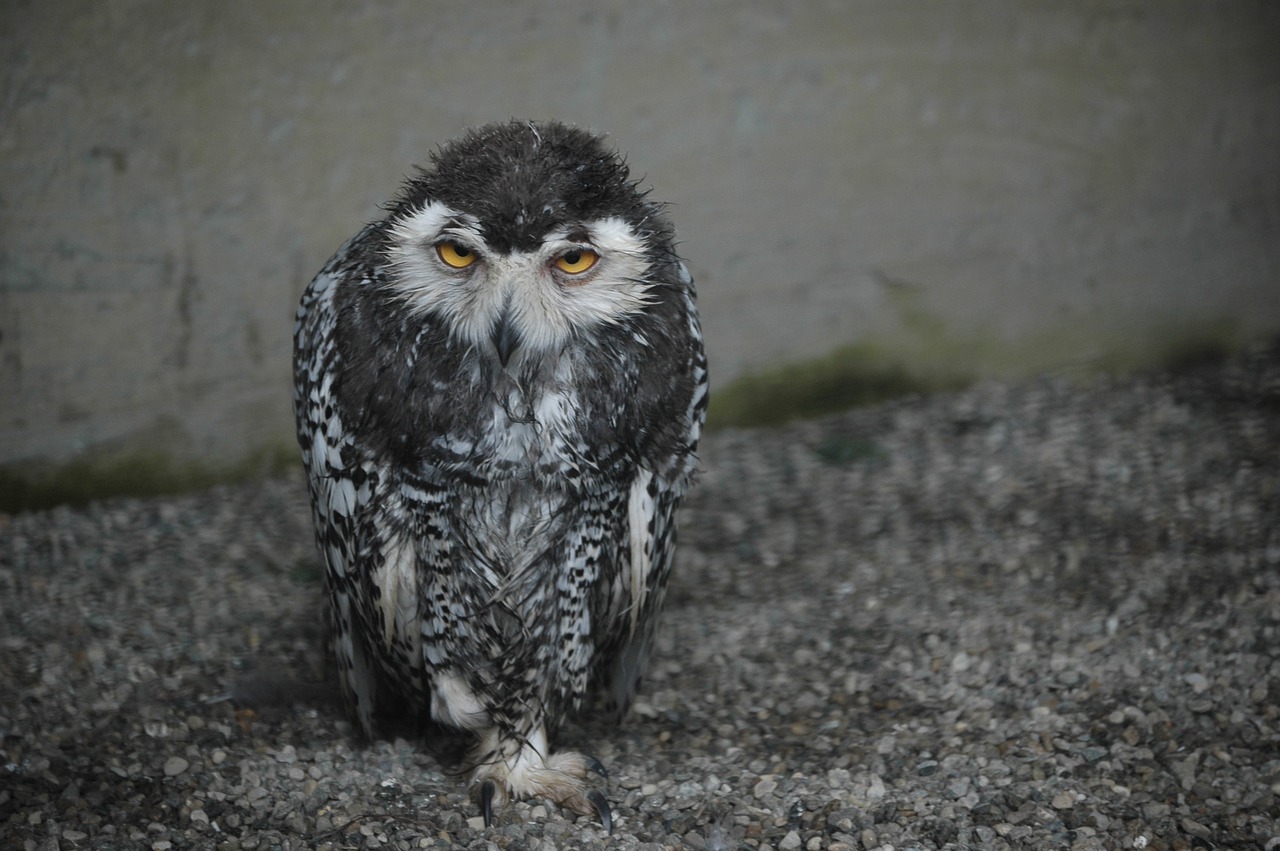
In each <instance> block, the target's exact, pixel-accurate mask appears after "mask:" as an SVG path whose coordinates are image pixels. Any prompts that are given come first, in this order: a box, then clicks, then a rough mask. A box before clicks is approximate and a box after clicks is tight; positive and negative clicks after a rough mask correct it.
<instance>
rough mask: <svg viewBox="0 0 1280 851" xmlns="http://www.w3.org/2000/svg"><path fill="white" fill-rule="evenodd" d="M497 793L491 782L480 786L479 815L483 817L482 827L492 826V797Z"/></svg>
mask: <svg viewBox="0 0 1280 851" xmlns="http://www.w3.org/2000/svg"><path fill="white" fill-rule="evenodd" d="M497 791H498V787H497V786H495V785H494V783H493V781H492V780H486V781H484V782H483V783H481V784H480V815H482V816H483V817H484V826H485V827H492V826H493V795H494V793H495V792H497Z"/></svg>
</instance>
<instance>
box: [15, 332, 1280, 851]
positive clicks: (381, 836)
mask: <svg viewBox="0 0 1280 851" xmlns="http://www.w3.org/2000/svg"><path fill="white" fill-rule="evenodd" d="M704 462H705V463H704V467H705V473H704V475H703V479H702V484H701V487H700V489H699V490H698V491H697V492H696V495H695V496H694V497H693V498H692V499H691V500H690V503H689V505H688V507H687V510H686V512H685V516H684V526H683V549H682V554H681V563H680V565H679V567H678V576H677V578H676V579H675V581H674V586H673V589H672V594H671V596H670V602H669V607H668V610H667V613H666V617H665V621H664V625H663V629H662V637H661V643H660V648H659V652H658V653H657V655H656V659H655V662H654V664H653V667H652V671H651V675H650V677H649V679H648V683H647V685H646V686H645V688H644V692H643V696H642V699H641V700H640V701H639V704H638V706H637V707H636V711H635V712H633V713H632V715H631V716H630V717H629V718H628V719H627V721H626V722H625V723H624V724H623V725H621V726H618V727H612V726H608V725H605V724H603V723H601V722H598V721H592V720H590V719H587V720H585V721H584V722H583V723H581V724H578V725H574V726H572V727H571V729H570V730H569V731H568V733H567V736H566V744H571V745H577V746H585V747H587V748H588V749H590V750H591V751H592V752H594V753H595V754H596V755H597V756H599V757H600V759H601V760H602V761H604V762H605V763H606V764H607V765H608V766H609V768H610V770H611V777H612V779H611V781H610V783H609V787H608V795H609V798H610V800H611V801H612V802H613V807H614V813H615V820H616V824H615V828H616V829H615V832H614V835H613V837H611V838H609V837H606V836H605V835H604V833H603V831H602V829H601V828H600V826H599V825H598V824H596V823H594V822H593V821H592V820H590V819H585V818H582V819H579V818H567V817H566V816H565V815H563V814H562V813H560V812H558V811H557V810H556V809H554V808H553V807H548V806H546V805H544V804H542V803H540V802H537V801H532V802H527V803H521V804H517V805H514V806H511V807H508V808H505V809H503V810H502V811H501V812H500V813H499V814H498V818H497V824H495V826H494V827H493V828H491V829H488V830H486V829H484V828H483V827H482V826H481V824H480V819H479V818H478V816H477V812H476V809H475V807H474V805H473V804H472V803H471V802H470V801H469V800H468V799H467V798H466V796H465V793H464V790H463V788H462V787H461V786H460V784H459V783H458V781H457V778H456V777H454V776H453V775H451V774H450V773H449V771H448V769H447V768H443V767H442V766H441V764H440V763H439V762H437V761H436V759H435V758H433V757H432V756H430V755H429V754H428V752H427V750H425V749H424V748H423V747H422V744H421V743H420V742H419V741H417V740H416V739H415V738H414V737H413V736H411V735H407V736H405V737H399V738H397V737H389V738H388V739H386V740H381V741H376V742H373V743H370V744H362V743H360V742H359V741H357V740H356V739H354V738H353V736H352V733H351V728H350V726H349V725H348V724H347V723H346V721H345V720H344V719H343V718H342V715H341V712H340V710H339V708H338V706H337V704H336V703H335V701H334V697H333V696H334V689H333V687H332V686H331V685H330V684H329V683H328V680H327V674H328V672H327V670H326V661H325V657H324V654H323V651H322V649H321V648H322V646H323V642H322V628H323V627H322V624H323V622H324V621H323V615H322V600H321V584H320V566H319V560H318V557H317V555H316V553H315V550H314V547H313V544H312V538H311V529H310V519H309V515H308V512H307V509H306V506H305V502H304V500H305V497H304V491H303V485H302V480H301V477H300V476H299V477H297V478H290V479H287V480H281V481H272V482H267V483H264V484H258V485H254V486H246V487H240V488H223V489H216V490H212V491H209V492H205V493H201V494H197V495H192V496H184V497H181V498H174V499H164V500H121V501H112V502H106V503H102V504H97V505H93V506H91V507H89V508H86V509H83V510H79V509H76V510H73V509H66V508H63V509H58V510H54V511H49V512H45V513H38V514H23V515H19V516H11V517H0V611H2V612H3V621H2V622H0V845H3V847H5V848H8V847H14V848H33V849H35V848H38V849H51V848H63V849H66V848H91V847H92V848H148V847H150V848H160V849H163V848H214V847H216V848H264V849H265V848H311V847H320V848H326V847H332V848H364V847H369V848H380V847H392V848H421V847H433V846H444V845H449V844H457V845H459V846H462V847H468V848H483V849H494V848H497V849H507V848H510V849H526V848H527V849H548V850H549V849H555V848H574V847H595V846H604V845H609V846H612V847H617V848H658V847H669V848H670V847H675V848H682V847H688V848H692V849H695V851H722V849H735V848H749V849H765V848H775V849H786V851H791V849H801V848H803V849H819V848H830V849H872V848H896V849H904V848H968V847H974V848H1073V849H1091V848H1162V849H1163V848H1175V849H1176V848H1228V847H1229V848H1263V849H1273V848H1277V847H1280V678H1278V675H1280V644H1278V641H1277V639H1278V638H1280V636H1278V632H1280V569H1278V568H1280V344H1275V345H1270V346H1265V347H1260V348H1255V349H1253V350H1251V351H1249V352H1247V353H1245V354H1243V355H1241V356H1239V357H1236V358H1233V359H1230V360H1228V361H1224V362H1221V363H1217V364H1210V365H1201V366H1199V367H1196V368H1194V369H1190V370H1188V371H1185V372H1181V373H1178V374H1176V375H1157V376H1139V377H1129V378H1125V379H1115V380H1105V381H1095V382H1092V383H1090V384H1088V385H1082V384H1080V383H1078V382H1072V381H1068V380H1065V379H1061V378H1051V379H1044V380H1040V381H1034V382H1027V383H1017V384H987V385H982V386H979V387H975V388H973V389H971V390H968V391H966V392H962V393H957V394H952V395H944V396H936V397H930V398H916V399H907V400H902V401H898V402H894V403H891V404H886V405H883V406H879V407H875V408H866V409H861V410H857V411H854V412H850V413H847V414H843V415H840V416H836V417H833V418H828V419H825V420H822V421H817V422H810V423H803V424H797V425H793V426H790V427H787V428H783V429H778V430H771V431H740V432H720V433H717V434H714V435H712V436H711V437H710V438H709V439H708V440H707V441H706V446H705V451H704Z"/></svg>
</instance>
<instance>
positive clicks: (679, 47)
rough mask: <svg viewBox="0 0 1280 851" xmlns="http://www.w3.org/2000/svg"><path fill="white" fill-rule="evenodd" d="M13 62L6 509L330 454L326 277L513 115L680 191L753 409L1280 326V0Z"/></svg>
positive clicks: (345, 33) (45, 49)
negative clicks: (296, 377) (316, 320)
mask: <svg viewBox="0 0 1280 851" xmlns="http://www.w3.org/2000/svg"><path fill="white" fill-rule="evenodd" d="M0 61H2V63H3V64H2V66H0V69H2V70H0V73H2V77H3V98H2V99H0V167H2V169H3V172H2V177H0V490H2V491H3V494H4V498H3V505H0V508H7V509H8V510H13V509H15V508H21V507H24V506H30V505H36V504H47V503H48V502H51V501H58V500H80V499H84V498H88V497H91V496H97V495H103V494H108V493H115V492H134V493H143V492H153V491H158V490H159V491H162V490H166V489H171V488H178V487H189V486H193V485H199V484H204V483H208V482H212V481H217V480H222V479H229V478H236V477H241V476H247V475H256V474H260V473H262V472H265V471H271V470H276V469H279V468H280V467H281V465H286V466H287V465H295V464H297V463H298V462H297V453H296V448H295V446H294V443H293V437H292V414H291V410H290V335H291V331H292V324H293V311H294V305H295V304H296V302H297V299H298V296H299V295H300V293H301V291H302V289H303V287H304V286H305V285H306V283H307V282H308V280H309V279H310V278H311V276H312V275H313V274H314V273H315V272H316V271H317V270H318V269H319V268H320V266H321V265H322V264H323V263H324V262H325V260H326V259H327V258H328V257H329V255H330V254H332V252H333V251H334V250H335V249H336V248H337V247H338V245H339V244H340V243H341V242H342V241H343V240H344V239H346V238H347V237H348V236H350V235H351V234H353V233H354V232H355V231H356V230H357V229H358V228H359V227H360V226H361V225H362V224H363V223H364V222H366V221H368V220H371V219H373V218H376V217H378V216H379V205H380V204H381V203H383V202H384V201H386V200H387V199H388V198H390V197H391V196H392V195H393V194H394V193H395V191H396V188H397V186H398V184H399V183H400V181H401V180H402V179H403V178H404V177H405V176H406V175H407V174H410V173H411V172H412V168H413V165H414V164H415V163H425V162H426V160H427V156H428V154H429V152H430V151H431V150H432V149H433V148H434V147H435V146H437V145H438V144H439V143H441V142H443V141H445V140H446V139H448V138H450V137H452V136H455V135H457V134H458V133H459V132H461V131H462V130H463V129H464V128H466V127H468V126H472V125H477V124H481V123H485V122H488V121H493V120H503V119H507V118H511V117H517V118H538V119H544V118H559V119H562V120H565V121H569V122H573V123H577V124H580V125H583V126H586V127H589V128H591V129H593V130H597V131H601V132H605V133H608V134H609V136H610V138H611V139H612V142H613V144H614V145H616V146H617V147H618V148H619V149H620V150H621V151H624V152H625V153H626V154H627V156H628V159H629V161H630V162H631V164H632V166H633V169H634V172H635V174H636V175H637V176H642V177H643V178H644V179H645V182H646V183H648V184H649V185H651V186H652V187H653V193H654V197H655V198H658V199H662V200H666V201H669V202H670V203H671V205H672V209H671V212H672V216H673V218H674V220H675V222H676V224H677V227H678V229H679V231H680V234H681V238H682V240H683V251H684V254H685V255H686V256H687V258H688V260H689V262H690V266H691V268H692V270H693V273H694V275H695V277H696V279H697V282H698V287H699V295H700V303H701V310H702V313H703V318H704V325H705V330H706V335H707V343H708V347H709V350H710V356H711V366H712V370H713V372H712V379H713V390H714V392H713V397H712V399H713V401H712V412H713V413H712V415H713V418H718V420H719V422H720V423H721V424H733V423H746V422H753V421H769V420H777V419H781V418H785V417H786V416H789V415H790V414H792V413H794V412H797V411H800V412H803V411H804V410H808V409H810V408H811V409H812V410H821V409H823V408H824V406H825V407H829V406H831V405H835V404H841V403H843V402H844V401H848V400H849V399H850V398H853V397H854V396H856V395H857V393H856V392H855V391H856V390H857V388H859V387H862V386H864V385H874V386H875V387H877V388H878V391H877V392H885V393H892V392H900V391H903V390H919V389H929V388H934V387H944V386H953V385H956V384H960V383H964V382H967V381H972V380H975V379H980V378H983V377H998V378H1004V377H1016V376H1022V375H1030V374H1035V373H1040V372H1045V371H1055V372H1057V371H1069V372H1073V373H1080V374H1082V375H1087V374H1091V373H1093V372H1095V371H1098V370H1129V369H1147V368H1160V367H1165V366H1168V365H1170V364H1174V363H1177V362H1179V361H1181V360H1185V359H1187V358H1190V357H1196V356H1200V355H1204V354H1207V353H1212V352H1220V351H1226V350H1230V349H1232V348H1234V347H1236V346H1239V345H1240V344H1241V343H1243V342H1245V341H1247V340H1249V339H1251V338H1255V337H1258V336H1261V335H1268V334H1274V333H1276V332H1278V331H1280V4H1277V3H1274V2H1264V0H1256V2H1250V1H1249V0H1239V1H1238V2H1230V3H1227V2H1191V0H1150V1H1149V2H1123V1H1122V0H1113V2H1081V3H1047V2H974V3H954V2H950V0H920V1H919V2H913V3H901V2H896V0H870V1H869V2H818V0H808V1H806V2H784V0H772V2H768V1H767V0H752V1H751V2H699V3H688V2H649V3H622V2H615V1H614V0H594V1H593V2H564V1H563V0H561V2H538V3H516V2H511V3H477V2H470V1H469V0H468V2H419V0H399V2H377V3H374V2H368V3H353V2H314V0H312V1H311V2H271V3H258V2H238V1H237V2H226V0H191V2H184V3H170V2H143V1H141V0H92V2H70V1H69V0H55V1H54V2H39V0H37V1H36V2H18V1H17V0H6V2H4V3H3V4H0ZM788 394H790V395H788ZM815 399H816V401H815ZM805 406H809V408H806V407H805Z"/></svg>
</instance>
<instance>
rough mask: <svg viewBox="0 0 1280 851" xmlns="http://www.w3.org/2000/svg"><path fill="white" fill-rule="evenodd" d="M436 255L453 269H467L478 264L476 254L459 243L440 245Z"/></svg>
mask: <svg viewBox="0 0 1280 851" xmlns="http://www.w3.org/2000/svg"><path fill="white" fill-rule="evenodd" d="M436 254H437V255H439V256H440V259H441V260H442V261H443V262H444V264H445V265H446V266H448V267H449V268H451V269H465V268H467V267H468V266H470V265H471V264H472V263H474V262H476V253H475V252H474V251H472V250H471V249H470V248H467V247H466V246H465V245H462V244H461V243H457V242H441V243H438V244H437V245H436Z"/></svg>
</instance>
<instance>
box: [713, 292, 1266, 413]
mask: <svg viewBox="0 0 1280 851" xmlns="http://www.w3.org/2000/svg"><path fill="white" fill-rule="evenodd" d="M917 320H919V321H924V320H923V319H921V318H920V317H917ZM1246 341H1247V339H1246V337H1245V336H1244V335H1243V334H1242V333H1241V331H1240V329H1239V327H1238V325H1237V324H1236V323H1234V322H1231V321H1227V320H1223V321H1219V322H1211V321H1203V322H1200V323H1198V324H1196V325H1194V326H1188V325H1178V324H1173V323H1169V324H1166V325H1164V326H1161V327H1156V328H1147V329H1144V332H1143V333H1141V334H1127V335H1122V334H1119V333H1113V334H1111V335H1109V336H1104V335H1103V334H1101V333H1099V332H1098V331H1096V330H1091V329H1088V328H1073V327H1060V328H1053V329H1049V330H1046V331H1044V332H1042V333H1041V334H1039V335H1038V336H1036V337H1033V338H1027V339H1022V340H1017V341H1012V342H1002V341H1000V339H999V338H998V337H997V336H996V335H976V336H974V337H972V338H957V337H951V336H948V335H947V334H945V333H943V332H941V331H940V330H938V329H936V328H932V326H930V333H928V334H916V335H903V336H901V337H900V338H897V339H895V340H893V341H888V340H883V341H876V340H870V341H868V342H864V343H860V344H857V345H850V346H842V347H840V348H838V349H835V350H834V351H831V352H829V353H827V354H825V355H821V356H819V357H817V358H814V359H812V360H808V361H800V362H796V363H791V364H786V365H784V366H779V367H775V368H772V369H768V370H764V371H761V372H758V373H754V374H749V375H746V376H743V377H742V378H739V379H736V380H734V381H732V382H730V383H729V384H727V385H726V386H725V387H723V388H721V389H717V390H716V391H715V392H713V393H712V396H711V404H710V407H709V409H708V412H707V414H708V416H707V427H708V428H709V429H717V428H728V427H739V428H751V427H757V426H777V425H782V424H784V423H787V422H791V421H793V420H803V419H811V418H814V417H818V416H822V415H824V414H831V413H836V412H838V411H842V410H846V409H848V408H854V407H858V406H860V405H871V404H876V403H878V402H884V401H887V400H890V399H894V398H897V397H900V396H907V395H911V394H920V393H936V392H942V391H949V390H959V389H961V388H963V387H966V386H968V385H969V384H972V383H973V382H974V381H976V380H978V379H979V378H996V379H1003V380H1010V379H1017V378H1019V377H1027V376H1030V375H1037V374H1046V373H1057V374H1065V375H1070V376H1074V377H1077V378H1080V379H1087V378H1088V377H1089V376H1092V375H1103V374H1112V375H1115V374H1123V373H1129V372H1141V371H1157V370H1158V371H1164V372H1170V371H1179V370H1182V369H1185V368H1187V367H1189V366H1193V365H1195V364H1197V363H1200V362H1203V361H1206V360H1211V359H1215V358H1219V357H1223V356H1225V355H1227V354H1229V353H1231V352H1232V351H1235V350H1237V349H1238V348H1240V346H1241V345H1243V344H1244V343H1245V342H1246Z"/></svg>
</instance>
